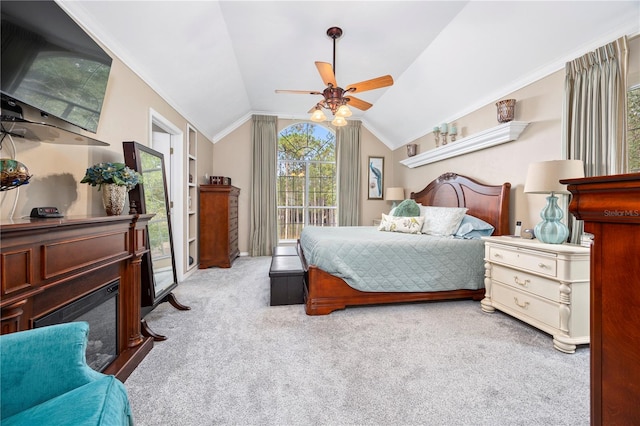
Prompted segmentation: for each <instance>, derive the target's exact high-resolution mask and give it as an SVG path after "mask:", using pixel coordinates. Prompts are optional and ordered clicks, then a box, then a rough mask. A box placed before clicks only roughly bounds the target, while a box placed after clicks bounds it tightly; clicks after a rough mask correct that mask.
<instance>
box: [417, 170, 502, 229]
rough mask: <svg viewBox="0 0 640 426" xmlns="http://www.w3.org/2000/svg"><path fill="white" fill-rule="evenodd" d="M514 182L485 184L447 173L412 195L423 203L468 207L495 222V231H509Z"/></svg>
mask: <svg viewBox="0 0 640 426" xmlns="http://www.w3.org/2000/svg"><path fill="white" fill-rule="evenodd" d="M510 189H511V184H510V183H508V182H506V183H503V184H502V185H484V184H481V183H479V182H477V181H475V180H473V179H471V178H468V177H465V176H462V175H458V174H456V173H445V174H443V175H440V176H439V177H438V178H437V179H436V180H434V181H433V182H431V183H429V185H427V186H426V188H424V189H423V190H422V191H420V192H412V193H411V198H412V199H414V200H415V201H416V202H417V203H420V204H422V205H423V206H440V207H466V208H468V209H469V210H468V211H467V214H470V215H472V216H475V217H477V218H480V219H482V220H484V221H486V222H489V223H490V224H492V225H493V226H494V228H495V231H494V233H493V235H508V234H509V194H510Z"/></svg>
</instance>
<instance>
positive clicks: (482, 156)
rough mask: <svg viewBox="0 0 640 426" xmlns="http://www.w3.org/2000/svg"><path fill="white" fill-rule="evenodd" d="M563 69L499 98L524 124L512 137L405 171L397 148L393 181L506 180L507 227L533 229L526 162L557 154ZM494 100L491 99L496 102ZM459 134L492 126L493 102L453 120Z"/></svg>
mask: <svg viewBox="0 0 640 426" xmlns="http://www.w3.org/2000/svg"><path fill="white" fill-rule="evenodd" d="M629 65H630V67H629V86H631V85H633V84H638V83H640V76H639V73H640V38H639V37H636V38H635V39H633V40H630V42H629ZM564 75H565V72H564V70H561V71H557V72H556V73H554V74H552V75H550V76H548V77H546V78H543V79H541V80H539V81H537V82H535V83H533V84H530V85H528V86H526V87H523V88H521V89H520V90H517V91H516V92H513V93H511V94H509V95H507V96H504V97H502V98H501V99H509V98H513V99H516V100H517V103H516V112H515V120H516V121H525V122H529V123H530V124H529V125H528V126H527V128H526V129H525V130H524V132H523V133H522V135H521V136H520V138H519V139H518V140H517V141H514V142H509V143H506V144H503V145H498V146H495V147H492V148H488V149H485V150H482V151H477V152H474V153H471V154H466V155H463V156H460V157H455V158H451V159H447V160H444V161H440V162H436V163H433V164H429V165H425V166H421V167H416V168H414V169H409V168H407V167H405V166H403V165H401V164H399V163H398V161H400V160H403V159H405V158H407V153H406V148H405V147H404V146H403V147H401V148H399V149H397V150H395V151H394V152H393V159H394V163H395V164H396V166H395V168H394V172H395V174H394V181H395V182H397V184H398V185H401V186H404V187H405V188H406V189H407V190H408V191H418V190H420V189H422V188H424V186H425V185H426V184H427V183H428V182H430V181H431V180H433V179H435V178H436V177H438V176H439V175H440V174H442V173H445V172H455V173H459V174H464V175H466V176H469V177H472V178H474V179H476V180H479V181H481V182H483V183H489V184H500V183H503V182H510V183H511V188H512V190H511V209H510V227H511V231H512V232H513V228H514V226H515V221H516V220H521V221H522V229H526V228H533V227H534V226H535V225H536V223H538V222H539V221H540V216H539V212H540V210H542V208H543V207H544V205H545V198H546V196H545V195H539V194H524V192H523V190H524V184H525V179H526V174H527V168H528V166H529V163H532V162H537V161H546V160H556V159H561V158H562V155H563V153H562V145H561V116H562V103H563V93H564ZM498 100H499V99H496V101H498ZM454 123H455V124H456V125H457V127H458V129H459V132H460V133H461V134H460V135H459V138H462V137H466V136H470V135H473V134H475V133H477V132H480V131H482V130H485V129H489V128H491V127H494V126H497V125H498V124H499V123H498V122H497V120H496V108H495V105H493V104H491V105H487V106H485V107H483V108H481V109H479V110H477V111H474V112H473V113H471V114H469V115H467V116H464V117H461V118H460V119H458V120H455V121H454ZM415 143H417V144H418V152H419V153H420V152H425V151H427V150H430V149H435V142H434V137H433V134H431V133H430V134H428V135H425V136H423V137H421V138H419V139H417V140H416V141H415Z"/></svg>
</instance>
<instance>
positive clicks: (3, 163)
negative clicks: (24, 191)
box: [0, 158, 31, 191]
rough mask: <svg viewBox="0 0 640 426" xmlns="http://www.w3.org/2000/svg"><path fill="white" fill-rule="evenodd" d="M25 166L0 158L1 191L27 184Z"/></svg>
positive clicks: (27, 178)
mask: <svg viewBox="0 0 640 426" xmlns="http://www.w3.org/2000/svg"><path fill="white" fill-rule="evenodd" d="M30 178H31V176H30V175H29V169H28V168H27V166H25V165H24V164H22V163H21V162H19V161H16V160H12V159H10V158H0V185H1V188H2V190H3V191H4V190H7V189H13V188H17V187H19V186H20V185H24V184H25V183H28V182H29V179H30Z"/></svg>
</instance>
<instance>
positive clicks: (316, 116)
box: [311, 108, 327, 123]
mask: <svg viewBox="0 0 640 426" xmlns="http://www.w3.org/2000/svg"><path fill="white" fill-rule="evenodd" d="M326 119H327V116H326V115H324V112H322V110H321V109H320V108H316V110H315V111H313V114H311V121H314V122H316V123H321V122H323V121H324V120H326Z"/></svg>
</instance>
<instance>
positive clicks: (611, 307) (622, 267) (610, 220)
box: [561, 173, 640, 425]
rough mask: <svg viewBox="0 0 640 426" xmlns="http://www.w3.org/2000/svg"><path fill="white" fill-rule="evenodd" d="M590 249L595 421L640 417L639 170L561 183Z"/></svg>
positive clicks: (623, 422)
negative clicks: (589, 237) (581, 222)
mask: <svg viewBox="0 0 640 426" xmlns="http://www.w3.org/2000/svg"><path fill="white" fill-rule="evenodd" d="M561 182H562V183H566V184H568V187H567V189H568V190H569V191H571V193H572V194H573V199H572V201H571V204H570V206H569V210H570V211H571V213H573V214H574V215H575V216H576V217H577V218H578V219H582V220H584V222H585V223H584V227H585V231H586V232H589V233H591V234H593V235H594V239H593V246H592V247H591V424H592V425H631V424H638V419H640V173H635V174H627V175H615V176H599V177H591V178H584V179H569V180H564V181H561Z"/></svg>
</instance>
